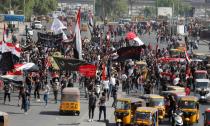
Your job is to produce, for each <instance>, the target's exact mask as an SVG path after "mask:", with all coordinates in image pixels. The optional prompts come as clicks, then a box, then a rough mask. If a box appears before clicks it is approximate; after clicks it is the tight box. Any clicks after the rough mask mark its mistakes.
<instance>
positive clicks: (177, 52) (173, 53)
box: [169, 49, 185, 57]
mask: <svg viewBox="0 0 210 126" xmlns="http://www.w3.org/2000/svg"><path fill="white" fill-rule="evenodd" d="M169 53H170V55H171V57H177V56H178V57H179V56H180V55H182V54H184V53H185V50H183V49H170V51H169Z"/></svg>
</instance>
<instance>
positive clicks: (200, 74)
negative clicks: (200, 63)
mask: <svg viewBox="0 0 210 126" xmlns="http://www.w3.org/2000/svg"><path fill="white" fill-rule="evenodd" d="M207 78H208V72H207V71H206V70H196V71H195V79H207Z"/></svg>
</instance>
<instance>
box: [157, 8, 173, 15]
mask: <svg viewBox="0 0 210 126" xmlns="http://www.w3.org/2000/svg"><path fill="white" fill-rule="evenodd" d="M158 16H167V17H172V7H158Z"/></svg>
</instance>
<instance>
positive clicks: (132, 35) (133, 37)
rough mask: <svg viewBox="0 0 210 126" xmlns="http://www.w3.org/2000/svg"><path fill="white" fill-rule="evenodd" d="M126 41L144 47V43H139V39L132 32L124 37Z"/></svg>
mask: <svg viewBox="0 0 210 126" xmlns="http://www.w3.org/2000/svg"><path fill="white" fill-rule="evenodd" d="M125 38H126V39H127V40H133V41H135V42H137V45H138V46H141V45H144V43H143V42H142V41H141V39H140V38H139V37H138V36H137V35H136V34H135V33H134V32H128V33H127V34H126V36H125Z"/></svg>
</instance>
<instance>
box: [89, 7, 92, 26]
mask: <svg viewBox="0 0 210 126" xmlns="http://www.w3.org/2000/svg"><path fill="white" fill-rule="evenodd" d="M88 18H89V25H90V26H91V27H93V13H92V12H91V10H89V12H88Z"/></svg>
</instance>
